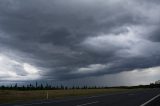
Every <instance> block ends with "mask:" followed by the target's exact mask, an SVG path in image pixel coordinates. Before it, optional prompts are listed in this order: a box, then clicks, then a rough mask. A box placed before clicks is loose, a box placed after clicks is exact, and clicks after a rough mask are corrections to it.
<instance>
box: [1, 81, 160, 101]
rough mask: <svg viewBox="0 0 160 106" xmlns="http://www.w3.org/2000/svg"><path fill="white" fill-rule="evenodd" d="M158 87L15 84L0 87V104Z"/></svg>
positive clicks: (154, 86)
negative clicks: (19, 85)
mask: <svg viewBox="0 0 160 106" xmlns="http://www.w3.org/2000/svg"><path fill="white" fill-rule="evenodd" d="M157 87H160V85H159V84H150V85H140V86H131V87H127V86H120V87H96V86H94V87H87V86H83V87H74V86H73V87H70V88H69V87H64V86H62V85H61V86H57V87H52V86H50V85H48V84H46V86H43V85H39V86H38V84H37V83H36V85H35V86H33V85H31V84H30V85H27V86H21V87H18V85H17V84H15V85H14V86H10V87H9V86H8V87H5V86H1V87H0V103H12V102H21V101H30V100H44V99H55V98H64V97H73V96H90V95H98V94H106V93H117V92H132V91H137V90H143V89H148V88H157Z"/></svg>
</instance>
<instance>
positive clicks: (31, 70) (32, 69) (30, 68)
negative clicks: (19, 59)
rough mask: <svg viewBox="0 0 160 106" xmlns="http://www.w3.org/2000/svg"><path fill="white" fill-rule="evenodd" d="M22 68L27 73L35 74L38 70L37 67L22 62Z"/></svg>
mask: <svg viewBox="0 0 160 106" xmlns="http://www.w3.org/2000/svg"><path fill="white" fill-rule="evenodd" d="M23 67H24V70H25V71H26V72H27V73H29V74H37V73H38V72H39V70H38V69H36V68H35V67H33V66H31V65H30V64H27V63H24V64H23Z"/></svg>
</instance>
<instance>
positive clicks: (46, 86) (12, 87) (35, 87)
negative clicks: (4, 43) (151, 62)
mask: <svg viewBox="0 0 160 106" xmlns="http://www.w3.org/2000/svg"><path fill="white" fill-rule="evenodd" d="M107 88H122V89H135V88H160V84H154V83H151V84H150V85H138V86H116V87H107V86H105V87H104V86H72V87H68V86H64V85H61V86H52V85H50V84H38V83H37V82H36V84H28V85H22V86H18V84H17V83H16V84H15V85H10V86H4V85H2V86H0V90H68V89H107Z"/></svg>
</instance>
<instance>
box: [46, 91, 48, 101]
mask: <svg viewBox="0 0 160 106" xmlns="http://www.w3.org/2000/svg"><path fill="white" fill-rule="evenodd" d="M46 99H48V90H47V94H46Z"/></svg>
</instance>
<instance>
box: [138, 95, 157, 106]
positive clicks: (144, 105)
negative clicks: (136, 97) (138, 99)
mask: <svg viewBox="0 0 160 106" xmlns="http://www.w3.org/2000/svg"><path fill="white" fill-rule="evenodd" d="M158 97H160V94H159V95H157V96H155V97H153V98H152V99H150V100H148V101H147V102H145V103H143V104H141V105H140V106H146V105H147V104H148V103H150V102H151V101H153V100H155V99H156V98H158Z"/></svg>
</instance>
